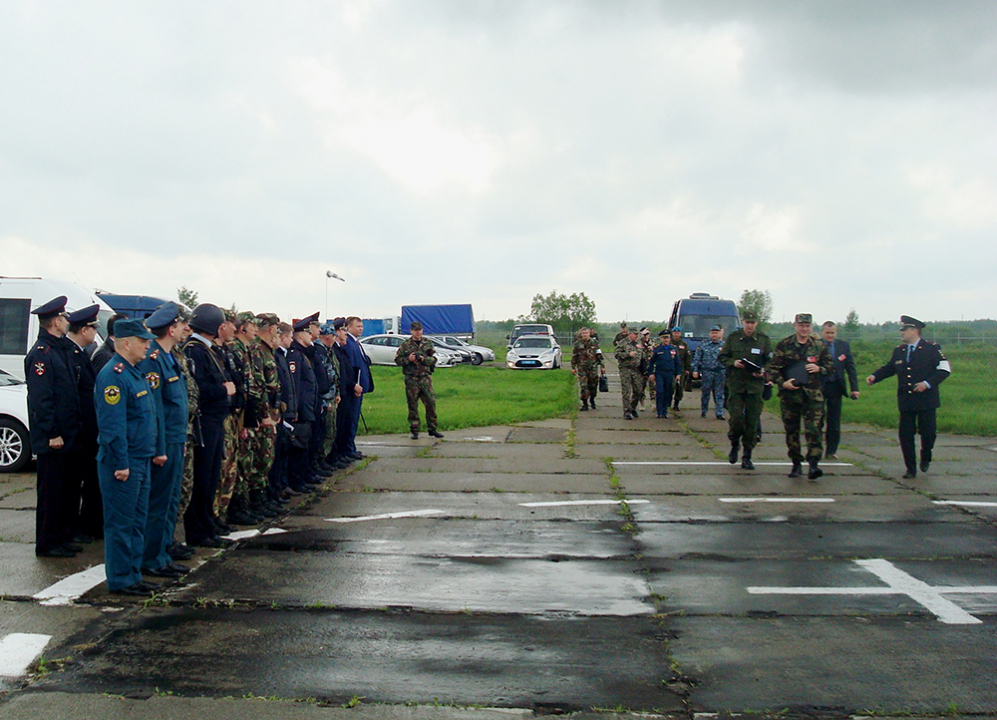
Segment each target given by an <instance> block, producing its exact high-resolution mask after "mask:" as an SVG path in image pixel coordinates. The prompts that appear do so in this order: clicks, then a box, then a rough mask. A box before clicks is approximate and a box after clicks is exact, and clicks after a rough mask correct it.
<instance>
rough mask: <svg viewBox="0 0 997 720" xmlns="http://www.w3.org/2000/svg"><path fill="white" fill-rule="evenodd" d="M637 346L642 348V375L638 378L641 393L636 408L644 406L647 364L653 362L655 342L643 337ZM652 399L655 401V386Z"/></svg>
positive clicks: (652, 388) (652, 389)
mask: <svg viewBox="0 0 997 720" xmlns="http://www.w3.org/2000/svg"><path fill="white" fill-rule="evenodd" d="M637 346H638V347H639V348H640V374H639V376H638V378H637V385H638V387H639V388H640V392H639V393H638V394H637V402H636V403H635V404H634V407H636V406H637V405H638V404H639V405H643V404H644V394H645V392H646V390H647V364H648V363H649V362H651V355H652V354H653V353H654V341H652V340H651V339H650V338H647V339H645V338H644V336H643V335H641V336H640V337H639V338H638V339H637ZM651 399H652V400H653V399H654V386H653V385H652V386H651Z"/></svg>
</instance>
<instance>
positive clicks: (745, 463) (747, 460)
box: [741, 448, 755, 470]
mask: <svg viewBox="0 0 997 720" xmlns="http://www.w3.org/2000/svg"><path fill="white" fill-rule="evenodd" d="M741 469H742V470H754V469H755V464H754V463H753V462H751V450H750V449H749V448H744V455H742V456H741Z"/></svg>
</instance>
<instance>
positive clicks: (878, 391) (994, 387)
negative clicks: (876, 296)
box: [766, 341, 997, 437]
mask: <svg viewBox="0 0 997 720" xmlns="http://www.w3.org/2000/svg"><path fill="white" fill-rule="evenodd" d="M896 344H897V343H872V342H864V341H861V342H856V343H854V344H853V346H852V347H853V351H854V355H855V365H856V367H857V368H858V375H859V390H860V391H861V393H862V396H861V397H860V398H859V399H858V400H854V401H853V400H849V399H847V398H846V399H845V400H844V403H843V407H842V410H841V421H842V422H843V423H862V424H867V425H874V426H877V427H885V428H896V427H897V425H898V423H899V422H900V412H899V411H898V410H897V381H896V379H895V378H890V379H888V380H884V381H883V382H880V383H876V384H875V385H873V386H872V387H869V386H868V385H866V384H865V378H866V376H867V375H869V374H871V373H872V372H873V371H874V370H876V369H878V368H879V367H881V366H882V365H884V364H885V363H886V362H887V361H888V360H889V359H890V353H892V352H893V348H894V347H896ZM942 350H943V351H944V352H945V356H946V357H947V358H948V359H949V362H951V363H952V374H951V375H950V376H949V377H948V378H947V379H946V380H945V382H944V383H942V386H941V396H942V406H941V407H940V408H939V409H938V430H939V432H946V433H955V434H960V435H982V436H985V437H992V436H997V413H995V412H994V411H993V408H994V407H995V406H997V382H995V377H997V349H995V348H993V347H991V346H987V345H966V346H961V347H952V348H945V347H944V346H943V347H942ZM766 410H769V411H770V412H773V413H776V414H778V412H779V400H778V396H775V397H773V398H772V399H771V400H770V401H769V402H768V403H766Z"/></svg>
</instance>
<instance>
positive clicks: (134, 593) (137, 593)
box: [111, 583, 149, 597]
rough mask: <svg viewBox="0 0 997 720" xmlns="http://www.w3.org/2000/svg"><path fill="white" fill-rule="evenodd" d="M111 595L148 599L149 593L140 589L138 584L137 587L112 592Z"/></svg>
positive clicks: (132, 586)
mask: <svg viewBox="0 0 997 720" xmlns="http://www.w3.org/2000/svg"><path fill="white" fill-rule="evenodd" d="M111 594H112V595H127V596H128V597H148V595H149V592H148V591H147V590H143V589H142V588H140V587H139V586H138V583H136V584H135V585H129V586H128V587H123V588H117V589H115V590H111Z"/></svg>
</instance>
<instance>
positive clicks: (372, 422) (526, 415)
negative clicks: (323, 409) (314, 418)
mask: <svg viewBox="0 0 997 720" xmlns="http://www.w3.org/2000/svg"><path fill="white" fill-rule="evenodd" d="M504 362H505V353H502V355H501V359H500V360H498V361H496V362H495V363H494V364H487V365H481V366H477V367H475V366H468V365H460V366H458V367H454V368H441V369H439V370H437V371H436V372H435V373H433V389H434V390H435V391H436V414H437V416H438V418H439V423H440V430H441V431H446V430H455V429H458V428H467V427H481V426H486V425H507V424H510V423H517V422H525V421H527V420H543V419H545V418H551V417H562V416H565V415H567V414H568V413H569V412H570V411H571V410H572V408H573V407H574V404H575V395H576V389H575V382H574V376H573V375H572V374H571V372H570V371H569V370H566V369H561V370H507V369H506V368H505V367H502V364H504ZM371 371H372V372H373V375H374V385H375V392H374V393H373V394H372V395H368V396H367V397H365V398H364V401H363V414H364V419H365V420H366V421H367V429H368V431H369V433H370V434H374V435H380V434H384V433H407V432H409V426H408V419H407V418H408V406H407V405H406V403H405V383H404V380H403V379H402V371H401V368H398V367H390V366H386V365H385V366H381V365H375V366H373V367H372V368H371ZM419 417H420V418H421V420H422V428H421V429H422V431H423V432H425V430H426V422H425V420H426V415H425V409H424V408H423V406H422V403H420V404H419ZM360 433H361V434H363V433H364V425H363V423H361V424H360Z"/></svg>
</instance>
